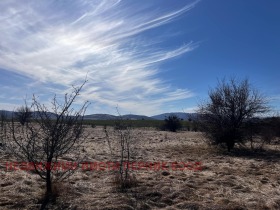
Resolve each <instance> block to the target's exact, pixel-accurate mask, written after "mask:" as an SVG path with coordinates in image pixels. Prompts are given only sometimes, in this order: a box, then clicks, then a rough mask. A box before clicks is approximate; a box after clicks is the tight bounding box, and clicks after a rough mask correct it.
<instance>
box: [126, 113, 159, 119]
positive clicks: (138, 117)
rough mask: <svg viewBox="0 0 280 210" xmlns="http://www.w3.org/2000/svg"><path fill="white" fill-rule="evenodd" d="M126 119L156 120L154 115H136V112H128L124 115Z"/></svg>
mask: <svg viewBox="0 0 280 210" xmlns="http://www.w3.org/2000/svg"><path fill="white" fill-rule="evenodd" d="M122 117H123V118H124V119H129V120H154V119H153V118H152V117H147V116H145V115H135V114H127V115H123V116H122Z"/></svg>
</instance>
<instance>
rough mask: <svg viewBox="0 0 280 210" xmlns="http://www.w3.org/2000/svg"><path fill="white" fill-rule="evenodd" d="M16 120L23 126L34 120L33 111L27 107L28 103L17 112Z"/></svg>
mask: <svg viewBox="0 0 280 210" xmlns="http://www.w3.org/2000/svg"><path fill="white" fill-rule="evenodd" d="M14 115H15V117H16V119H17V120H18V121H19V122H20V124H21V125H24V124H25V123H28V122H29V121H30V119H31V118H32V111H31V109H30V108H29V107H28V106H27V104H26V101H25V105H24V106H21V107H19V108H18V109H17V110H16V112H15V113H14Z"/></svg>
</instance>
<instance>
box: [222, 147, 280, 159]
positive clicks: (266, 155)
mask: <svg viewBox="0 0 280 210" xmlns="http://www.w3.org/2000/svg"><path fill="white" fill-rule="evenodd" d="M223 155H225V156H232V157H242V158H247V159H255V160H259V161H261V160H262V161H268V162H279V161H280V151H279V150H272V149H259V150H252V149H249V148H235V149H233V150H232V151H231V152H226V151H225V152H223Z"/></svg>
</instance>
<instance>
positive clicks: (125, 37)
mask: <svg viewBox="0 0 280 210" xmlns="http://www.w3.org/2000/svg"><path fill="white" fill-rule="evenodd" d="M279 9H280V1H277V0H268V1H264V0H228V1H225V0H201V1H193V0H192V1H190V0H184V1H183V0H153V1H151V0H143V1H135V0H108V1H107V0H104V1H100V0H76V1H67V0H60V1H55V0H42V1H36V0H33V1H31V0H26V1H19V0H15V1H13V0H1V1H0V30H1V33H0V75H1V76H0V88H1V90H2V91H1V93H0V109H6V110H14V109H15V108H16V107H17V106H19V105H21V104H23V100H24V99H25V98H26V99H27V101H30V100H31V98H32V94H35V95H36V96H37V97H39V100H40V101H41V102H42V103H44V104H46V105H47V106H48V105H49V104H50V99H51V98H52V96H53V95H54V94H57V96H58V97H59V98H62V97H63V94H64V93H66V92H69V91H70V90H71V86H72V85H79V84H81V83H82V81H83V80H84V79H85V77H86V75H87V79H88V82H87V84H86V85H85V87H84V89H83V91H82V93H81V95H80V98H79V99H78V100H77V101H76V104H75V106H76V107H79V104H82V103H83V102H84V101H85V100H89V101H90V102H91V105H90V106H89V107H88V110H87V114H91V113H108V114H116V109H115V107H118V108H119V110H120V112H121V113H123V114H125V113H134V114H144V115H148V116H150V115H154V114H159V113H163V112H177V111H182V110H184V111H186V112H191V111H193V110H195V108H196V106H197V103H199V102H200V101H201V100H203V99H205V98H207V92H208V90H209V88H210V87H215V85H216V84H217V79H221V78H223V77H230V76H235V77H238V78H240V79H243V78H248V79H249V80H250V82H251V83H252V85H253V86H254V87H256V88H257V89H259V90H260V91H261V92H262V93H264V94H266V95H267V96H268V97H269V98H270V104H271V105H272V106H273V108H274V109H275V110H280V108H279V107H280V105H279V104H280V86H279V78H280V71H279V67H280V24H279V20H280V13H279Z"/></svg>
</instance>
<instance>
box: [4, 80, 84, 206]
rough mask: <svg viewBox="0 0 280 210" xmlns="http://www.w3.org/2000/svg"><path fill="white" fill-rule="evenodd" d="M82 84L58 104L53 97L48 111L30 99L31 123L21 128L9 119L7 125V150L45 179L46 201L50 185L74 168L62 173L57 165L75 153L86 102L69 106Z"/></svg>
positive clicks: (50, 192)
mask: <svg viewBox="0 0 280 210" xmlns="http://www.w3.org/2000/svg"><path fill="white" fill-rule="evenodd" d="M84 84H85V82H84V83H83V84H82V85H81V86H80V87H77V88H76V87H73V92H72V93H71V94H70V95H68V94H65V97H64V101H63V102H62V103H60V102H59V101H58V100H57V98H56V96H54V98H53V101H52V110H51V111H52V112H50V111H49V110H48V108H47V107H46V106H45V105H43V104H41V103H40V102H39V101H38V100H37V98H36V97H35V96H34V97H33V103H32V107H33V109H34V111H36V116H35V117H34V122H31V123H25V124H24V125H21V124H19V123H16V122H15V121H14V120H12V122H11V125H10V130H9V135H8V136H9V139H8V141H7V142H8V143H7V144H8V145H9V149H10V150H9V151H10V152H11V153H12V154H13V155H15V156H16V157H17V158H19V159H21V160H22V161H25V162H27V161H28V162H29V163H31V164H32V165H33V168H34V171H35V172H36V173H37V174H38V175H39V176H40V177H41V178H42V179H44V180H45V182H46V202H47V201H48V200H49V198H52V195H53V188H52V182H53V181H61V180H63V179H65V178H67V177H69V176H70V175H71V174H72V173H73V172H74V171H75V169H76V168H77V166H76V165H75V163H78V160H77V161H75V162H74V163H73V165H71V166H70V165H68V166H67V167H64V169H63V170H61V168H59V167H58V164H57V163H59V162H58V161H61V158H63V157H65V156H66V155H67V154H71V153H74V154H75V152H77V151H79V146H80V143H81V139H82V137H83V125H82V122H83V116H84V113H85V110H86V108H87V105H88V103H87V102H85V103H84V104H83V105H82V107H81V108H80V110H78V111H74V109H73V108H71V105H72V104H73V102H74V101H75V99H76V97H77V96H78V95H79V93H80V91H81V89H82V87H83V86H84ZM77 155H78V154H77ZM75 158H77V159H78V158H79V157H78V156H76V157H75Z"/></svg>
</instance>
